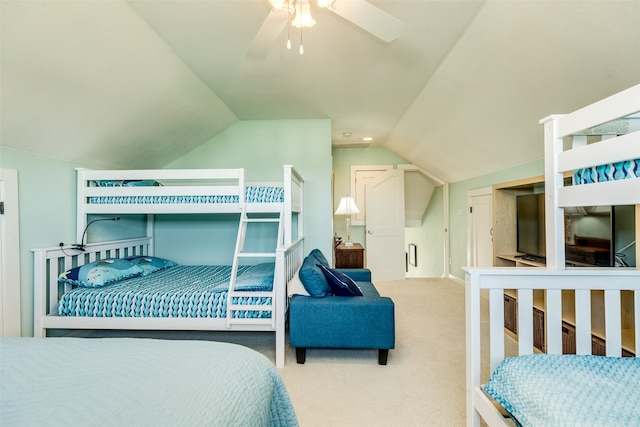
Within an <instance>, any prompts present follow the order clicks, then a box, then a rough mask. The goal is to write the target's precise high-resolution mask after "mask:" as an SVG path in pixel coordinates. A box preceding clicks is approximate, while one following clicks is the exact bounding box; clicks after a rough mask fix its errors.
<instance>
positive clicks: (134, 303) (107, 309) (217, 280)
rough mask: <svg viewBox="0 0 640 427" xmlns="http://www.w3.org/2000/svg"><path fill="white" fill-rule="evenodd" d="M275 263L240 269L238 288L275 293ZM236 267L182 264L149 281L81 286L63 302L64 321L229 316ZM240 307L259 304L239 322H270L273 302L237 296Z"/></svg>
mask: <svg viewBox="0 0 640 427" xmlns="http://www.w3.org/2000/svg"><path fill="white" fill-rule="evenodd" d="M274 267H275V264H274V263H263V264H258V265H255V266H239V267H238V277H237V281H236V285H237V286H236V289H237V290H241V291H270V290H271V289H272V287H273V272H274ZM230 276H231V266H221V265H176V266H174V267H170V268H167V269H164V270H160V271H156V272H155V273H152V274H149V275H147V276H138V277H133V278H130V279H126V280H122V281H120V282H116V283H113V284H109V285H107V286H103V287H101V288H83V287H76V288H74V289H72V290H70V291H69V292H65V293H64V295H63V296H62V297H61V298H60V301H59V303H58V307H57V312H58V315H60V316H90V317H196V318H223V317H226V316H227V292H228V290H229V279H230ZM234 302H239V303H241V304H247V305H255V306H256V310H255V311H253V310H247V311H237V312H234V317H238V318H270V317H271V312H270V311H260V310H259V306H260V305H264V306H270V305H271V298H269V297H240V298H236V297H234Z"/></svg>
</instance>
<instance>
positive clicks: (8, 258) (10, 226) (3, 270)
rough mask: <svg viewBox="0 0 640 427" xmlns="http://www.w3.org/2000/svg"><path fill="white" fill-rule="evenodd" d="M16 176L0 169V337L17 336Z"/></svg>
mask: <svg viewBox="0 0 640 427" xmlns="http://www.w3.org/2000/svg"><path fill="white" fill-rule="evenodd" d="M18 218H19V216H18V172H17V171H15V170H12V169H0V336H5V337H7V336H11V337H19V336H20V236H19V234H18V230H19V229H20V227H19V219H18Z"/></svg>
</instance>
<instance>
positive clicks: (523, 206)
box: [516, 193, 546, 260]
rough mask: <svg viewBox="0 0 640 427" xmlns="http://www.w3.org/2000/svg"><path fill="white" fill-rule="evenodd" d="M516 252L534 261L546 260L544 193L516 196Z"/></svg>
mask: <svg viewBox="0 0 640 427" xmlns="http://www.w3.org/2000/svg"><path fill="white" fill-rule="evenodd" d="M516 212H517V216H516V219H517V234H516V236H517V247H516V250H517V251H518V252H519V253H521V254H524V255H526V256H528V257H531V258H533V259H540V260H544V258H545V256H546V239H545V225H544V193H540V194H525V195H521V196H516Z"/></svg>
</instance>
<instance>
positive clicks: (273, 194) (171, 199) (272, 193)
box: [88, 185, 284, 205]
mask: <svg viewBox="0 0 640 427" xmlns="http://www.w3.org/2000/svg"><path fill="white" fill-rule="evenodd" d="M99 186H100V187H114V186H117V185H99ZM122 186H143V185H122ZM245 200H246V202H247V203H282V202H283V201H284V189H283V188H282V187H273V186H248V187H246V189H245ZM238 202H239V198H238V196H237V195H235V196H234V195H211V194H204V195H189V196H152V195H144V196H92V197H89V198H88V203H89V204H101V205H104V204H118V205H129V204H135V205H140V204H152V205H158V204H219V203H238Z"/></svg>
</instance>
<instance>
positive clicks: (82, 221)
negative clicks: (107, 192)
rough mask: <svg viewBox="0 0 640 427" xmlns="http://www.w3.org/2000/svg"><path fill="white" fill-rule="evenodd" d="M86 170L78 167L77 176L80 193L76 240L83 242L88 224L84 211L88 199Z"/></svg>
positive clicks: (77, 198) (77, 199) (78, 197)
mask: <svg viewBox="0 0 640 427" xmlns="http://www.w3.org/2000/svg"><path fill="white" fill-rule="evenodd" d="M84 172H85V169H84V168H76V178H77V180H78V184H77V186H76V188H77V189H78V190H77V191H78V194H77V195H76V203H77V206H76V242H78V243H82V233H83V232H84V228H85V227H86V226H87V215H86V214H85V211H84V205H85V202H86V200H87V199H86V195H85V189H86V188H87V181H86V179H85V176H84Z"/></svg>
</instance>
